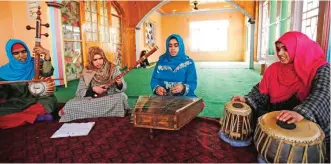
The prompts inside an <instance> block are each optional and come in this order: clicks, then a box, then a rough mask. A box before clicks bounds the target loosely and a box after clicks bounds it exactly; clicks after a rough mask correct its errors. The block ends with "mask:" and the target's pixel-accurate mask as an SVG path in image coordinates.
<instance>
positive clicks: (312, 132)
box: [259, 111, 323, 143]
mask: <svg viewBox="0 0 331 164" xmlns="http://www.w3.org/2000/svg"><path fill="white" fill-rule="evenodd" d="M279 113H280V112H279V111H274V112H270V113H267V114H265V115H263V116H261V117H260V119H259V124H260V126H261V129H264V130H265V131H266V133H268V134H269V135H271V136H274V137H275V138H278V139H286V140H288V141H292V142H295V141H297V142H300V143H307V142H311V141H314V140H316V139H317V138H319V137H320V136H321V135H323V133H322V132H323V131H321V128H320V127H319V125H317V124H316V123H314V122H312V121H309V120H305V119H304V120H302V121H299V122H296V123H295V124H294V125H295V128H286V127H282V126H280V125H279V123H278V124H277V116H278V115H279Z"/></svg>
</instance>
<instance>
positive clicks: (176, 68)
mask: <svg viewBox="0 0 331 164" xmlns="http://www.w3.org/2000/svg"><path fill="white" fill-rule="evenodd" d="M151 88H152V90H153V93H154V94H156V95H159V96H166V95H173V96H192V97H196V95H195V94H194V91H195V89H196V88H197V73H196V69H195V65H194V61H193V60H192V59H191V58H189V57H188V56H187V55H186V54H185V47H184V42H183V39H182V38H181V37H180V36H179V35H177V34H172V35H170V36H169V37H168V39H167V41H166V53H165V54H163V55H162V56H160V58H159V61H158V62H157V64H156V66H155V69H154V72H153V75H152V80H151Z"/></svg>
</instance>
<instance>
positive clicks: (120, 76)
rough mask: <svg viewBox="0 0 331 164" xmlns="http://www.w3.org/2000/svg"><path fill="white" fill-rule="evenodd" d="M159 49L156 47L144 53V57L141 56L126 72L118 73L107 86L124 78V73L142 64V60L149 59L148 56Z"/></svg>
mask: <svg viewBox="0 0 331 164" xmlns="http://www.w3.org/2000/svg"><path fill="white" fill-rule="evenodd" d="M157 49H158V47H154V48H153V49H152V50H151V51H149V52H148V53H147V54H146V55H144V56H143V57H141V58H140V59H139V60H138V61H137V62H136V64H135V65H134V66H131V67H129V68H128V69H126V70H125V71H124V72H122V73H121V74H119V75H117V76H116V77H115V78H114V80H112V81H111V82H110V83H108V84H106V85H105V88H109V87H110V86H112V85H113V84H114V83H115V82H116V80H117V79H119V78H122V77H123V76H124V75H126V74H127V73H129V72H130V71H131V70H132V69H133V68H135V67H136V66H137V65H138V64H140V63H141V62H143V61H144V60H145V59H147V57H149V56H151V55H152V54H153V53H154V52H155V51H156V50H157Z"/></svg>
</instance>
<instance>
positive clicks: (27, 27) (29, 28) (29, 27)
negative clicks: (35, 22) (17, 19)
mask: <svg viewBox="0 0 331 164" xmlns="http://www.w3.org/2000/svg"><path fill="white" fill-rule="evenodd" d="M26 29H27V30H31V29H36V28H34V27H31V26H29V25H27V26H26Z"/></svg>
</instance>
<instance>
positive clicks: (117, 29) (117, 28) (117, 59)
mask: <svg viewBox="0 0 331 164" xmlns="http://www.w3.org/2000/svg"><path fill="white" fill-rule="evenodd" d="M110 10H111V52H113V53H114V63H115V64H116V65H118V66H120V67H122V50H121V47H122V40H121V16H120V14H119V13H118V11H117V10H116V8H114V7H113V6H112V7H111V9H110Z"/></svg>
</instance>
